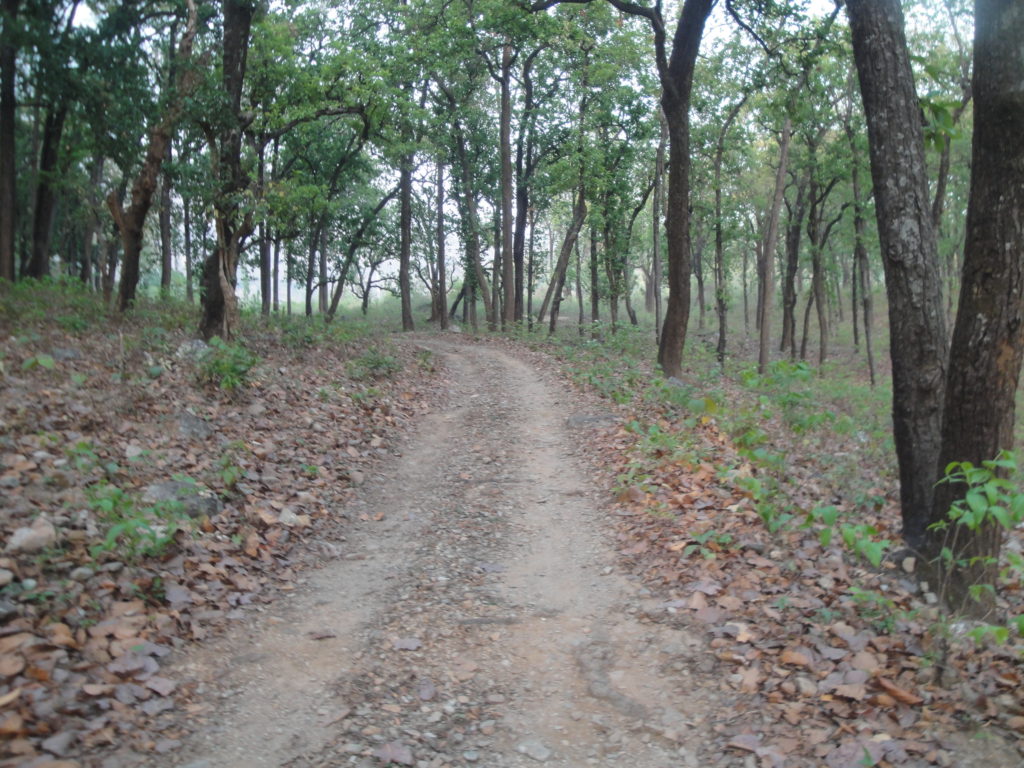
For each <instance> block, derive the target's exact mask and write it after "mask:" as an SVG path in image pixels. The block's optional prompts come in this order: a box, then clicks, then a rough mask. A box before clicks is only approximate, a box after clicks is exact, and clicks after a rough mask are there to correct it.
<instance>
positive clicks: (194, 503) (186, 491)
mask: <svg viewBox="0 0 1024 768" xmlns="http://www.w3.org/2000/svg"><path fill="white" fill-rule="evenodd" d="M142 500H143V501H145V502H147V503H149V504H158V503H160V502H167V501H169V502H176V503H178V504H180V505H181V510H182V512H184V513H185V514H186V515H188V516H189V517H193V518H199V517H203V516H204V515H205V516H207V517H214V516H216V515H218V514H220V512H221V510H223V509H224V504H223V503H221V500H220V499H219V498H217V495H216V494H215V493H213V492H212V491H210V490H209V489H208V488H204V487H203V486H201V485H198V484H197V483H187V482H183V481H179V480H168V481H166V482H163V483H153V484H152V485H149V486H147V487H146V490H145V491H143V494H142Z"/></svg>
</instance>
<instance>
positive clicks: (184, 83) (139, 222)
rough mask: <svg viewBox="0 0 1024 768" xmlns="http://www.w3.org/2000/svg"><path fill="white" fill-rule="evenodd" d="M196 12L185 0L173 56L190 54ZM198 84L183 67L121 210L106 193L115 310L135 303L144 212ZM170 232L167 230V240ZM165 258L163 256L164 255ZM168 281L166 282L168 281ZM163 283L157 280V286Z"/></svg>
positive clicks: (118, 201) (194, 75) (194, 74)
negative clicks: (115, 235)
mask: <svg viewBox="0 0 1024 768" xmlns="http://www.w3.org/2000/svg"><path fill="white" fill-rule="evenodd" d="M197 23H198V15H197V11H196V7H195V4H194V3H193V2H189V17H188V27H187V28H186V30H185V34H183V35H182V36H181V43H180V44H179V45H178V50H177V53H176V58H178V59H180V60H181V61H185V60H187V59H188V58H189V57H191V55H192V41H193V40H194V39H195V36H196V31H197ZM198 84H199V75H198V73H197V72H196V71H193V70H192V69H191V68H190V67H183V68H182V70H181V76H180V77H178V78H177V80H176V83H175V86H176V87H175V89H174V97H173V100H172V101H171V102H170V104H168V106H167V111H166V112H165V113H164V115H163V117H161V118H160V120H159V121H158V122H157V124H156V125H154V126H153V127H152V128H151V129H150V132H149V146H148V147H147V148H146V156H145V158H144V159H143V161H142V168H141V169H139V173H138V175H137V176H136V177H135V181H134V182H133V183H132V193H131V203H130V205H129V206H128V209H127V210H125V209H124V207H123V205H122V203H121V198H120V196H119V195H118V194H116V193H115V192H111V193H110V194H109V195H108V196H107V207H108V208H110V213H111V215H112V216H113V217H114V223H115V224H117V228H118V230H119V231H120V233H121V244H122V249H123V251H124V253H123V256H122V262H123V266H122V268H121V285H120V287H119V288H118V295H117V310H118V312H125V311H127V310H128V309H129V308H130V307H131V306H132V305H133V304H134V303H135V290H136V288H137V286H138V282H139V258H140V256H141V254H142V234H143V229H144V227H145V226H146V215H147V214H148V213H149V208H150V206H151V204H152V202H153V194H154V193H155V192H156V186H157V182H158V181H159V179H160V170H161V168H162V166H163V163H164V161H165V160H166V159H167V155H168V151H169V147H170V143H171V137H172V136H173V135H174V128H175V126H176V125H177V123H178V119H179V118H180V117H181V113H182V112H183V111H184V108H185V100H186V99H188V98H189V96H190V95H191V94H192V91H193V90H195V87H196V86H197V85H198ZM169 240H170V233H169V232H168V241H169ZM165 258H166V257H165ZM168 285H170V283H168ZM162 286H163V283H162V282H161V287H162Z"/></svg>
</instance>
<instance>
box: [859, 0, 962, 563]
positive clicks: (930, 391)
mask: <svg viewBox="0 0 1024 768" xmlns="http://www.w3.org/2000/svg"><path fill="white" fill-rule="evenodd" d="M847 12H848V14H849V17H850V29H851V32H852V37H853V51H854V59H855V62H856V65H857V73H858V76H859V80H860V89H861V96H862V99H863V102H864V112H865V115H866V117H867V123H868V139H869V144H870V149H871V176H872V179H873V182H874V191H875V206H876V218H877V223H878V236H879V240H880V242H881V247H882V264H883V267H884V268H885V283H886V293H887V295H888V299H889V328H890V355H891V358H892V378H893V435H894V438H895V443H896V456H897V461H898V464H899V472H900V507H901V512H902V517H903V536H904V538H905V539H906V541H907V543H908V544H909V545H910V546H911V547H912V548H914V549H919V548H921V547H922V546H924V544H925V542H926V538H927V532H926V527H927V525H928V523H929V520H930V516H931V510H932V500H933V486H934V484H935V479H936V468H937V466H938V459H939V448H940V435H941V429H942V426H941V418H942V402H943V397H944V390H945V379H946V361H947V350H946V343H947V342H946V338H947V337H946V330H945V319H944V316H943V311H942V296H941V289H940V282H939V270H938V257H937V253H938V249H937V245H936V239H935V229H934V226H933V223H932V219H931V211H930V205H929V200H928V185H927V167H926V165H925V157H924V135H923V132H922V129H921V116H920V110H919V106H918V99H917V92H916V91H915V88H914V76H913V71H912V69H911V65H910V56H909V54H908V52H907V44H906V37H905V35H904V22H903V11H902V8H901V5H900V2H899V0H848V2H847Z"/></svg>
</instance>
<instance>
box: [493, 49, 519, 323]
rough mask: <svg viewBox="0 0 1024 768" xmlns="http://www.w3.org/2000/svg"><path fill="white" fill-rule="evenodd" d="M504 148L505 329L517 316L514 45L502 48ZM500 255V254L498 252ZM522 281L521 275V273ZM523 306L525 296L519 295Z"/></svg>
mask: <svg viewBox="0 0 1024 768" xmlns="http://www.w3.org/2000/svg"><path fill="white" fill-rule="evenodd" d="M498 128H499V141H500V144H501V146H500V151H501V250H502V255H501V263H502V271H501V282H502V296H503V301H504V306H503V308H502V309H503V311H502V314H501V327H502V330H504V329H505V328H506V327H507V326H511V325H512V323H514V322H515V319H516V275H515V267H516V264H515V258H514V256H513V253H512V245H513V243H512V46H511V45H505V46H503V47H502V49H501V117H500V120H499V125H498ZM495 255H497V254H495ZM520 285H522V277H520ZM519 305H520V307H522V298H521V297H520V298H519Z"/></svg>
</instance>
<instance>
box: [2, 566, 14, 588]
mask: <svg viewBox="0 0 1024 768" xmlns="http://www.w3.org/2000/svg"><path fill="white" fill-rule="evenodd" d="M12 581H14V572H13V571H9V570H7V569H6V568H0V587H6V586H7V585H8V584H10V583H11V582H12Z"/></svg>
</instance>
